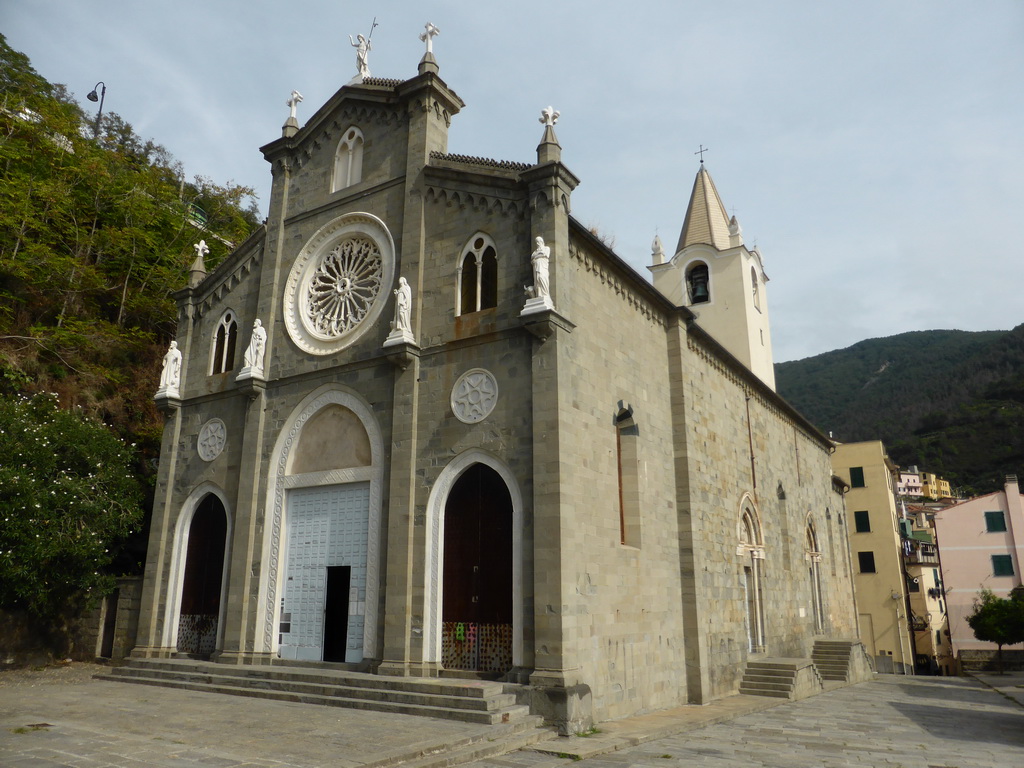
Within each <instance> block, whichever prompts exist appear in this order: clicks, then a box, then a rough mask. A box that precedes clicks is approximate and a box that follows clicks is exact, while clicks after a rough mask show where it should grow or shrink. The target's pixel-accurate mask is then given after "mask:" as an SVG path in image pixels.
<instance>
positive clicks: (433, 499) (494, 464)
mask: <svg viewBox="0 0 1024 768" xmlns="http://www.w3.org/2000/svg"><path fill="white" fill-rule="evenodd" d="M478 465H482V466H483V467H485V468H487V469H488V470H490V471H491V472H493V473H494V474H495V475H497V478H498V479H500V481H501V482H502V483H504V486H505V490H507V492H508V497H509V501H510V502H511V505H512V510H511V512H512V515H511V536H512V666H514V667H519V666H522V665H523V537H522V531H523V496H522V492H521V490H520V488H519V483H518V482H517V480H516V478H515V475H514V474H513V473H512V470H511V469H510V468H509V467H508V466H507V465H506V464H505V463H504V462H503V461H501V459H499V458H497V457H496V456H493V455H491V454H489V453H487V452H486V451H483V450H481V449H479V448H474V449H471V450H469V451H466V452H465V453H462V454H459V455H458V456H456V457H455V458H454V459H453V460H452V461H451V462H450V463H449V464H448V466H446V467H445V468H444V469H443V470H442V471H441V474H440V475H438V478H437V480H436V481H435V482H434V485H433V487H432V488H431V489H430V496H429V498H428V501H427V552H426V563H425V564H426V574H425V577H426V579H425V584H426V593H427V606H426V610H427V616H426V620H425V621H424V627H423V634H424V638H423V640H424V642H423V648H424V651H423V653H424V661H426V662H433V663H438V664H440V663H441V662H442V615H443V610H444V606H443V604H444V567H445V566H444V544H445V511H446V509H447V507H448V502H449V498H450V497H451V494H452V491H453V489H455V487H456V484H457V483H458V481H459V480H460V478H462V476H463V475H465V474H466V472H467V471H468V470H470V469H471V468H473V467H475V466H478Z"/></svg>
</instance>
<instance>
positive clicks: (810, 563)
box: [804, 514, 825, 632]
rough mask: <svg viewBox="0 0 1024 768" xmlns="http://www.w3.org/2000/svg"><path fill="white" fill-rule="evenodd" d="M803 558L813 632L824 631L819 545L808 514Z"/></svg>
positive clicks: (816, 533)
mask: <svg viewBox="0 0 1024 768" xmlns="http://www.w3.org/2000/svg"><path fill="white" fill-rule="evenodd" d="M804 558H805V560H806V561H807V575H808V577H809V579H810V588H811V612H812V615H813V616H814V631H815V632H824V631H825V600H824V596H823V594H822V589H821V545H820V544H819V543H818V531H817V527H816V526H815V525H814V519H813V517H812V516H811V515H810V514H808V515H807V521H806V523H805V526H804Z"/></svg>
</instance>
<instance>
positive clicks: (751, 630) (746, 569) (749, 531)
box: [736, 503, 765, 653]
mask: <svg viewBox="0 0 1024 768" xmlns="http://www.w3.org/2000/svg"><path fill="white" fill-rule="evenodd" d="M739 528H740V530H739V540H740V543H739V546H738V547H737V549H736V553H737V554H738V555H740V556H741V558H742V560H741V568H742V569H743V570H742V579H743V592H744V598H745V602H746V619H747V643H748V650H749V651H750V652H751V653H763V652H764V650H765V628H764V604H763V600H762V595H763V586H762V581H763V573H762V568H761V565H762V563H763V562H764V539H763V538H762V535H761V523H760V521H759V520H758V517H757V512H756V510H755V509H754V507H753V506H752V505H751V504H749V503H746V504H744V505H743V511H742V513H741V515H740V526H739Z"/></svg>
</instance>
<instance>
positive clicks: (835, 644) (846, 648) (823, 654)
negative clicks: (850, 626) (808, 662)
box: [811, 640, 854, 683]
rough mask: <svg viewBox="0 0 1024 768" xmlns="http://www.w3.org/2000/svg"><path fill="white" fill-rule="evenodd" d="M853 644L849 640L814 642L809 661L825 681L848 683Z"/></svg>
mask: <svg viewBox="0 0 1024 768" xmlns="http://www.w3.org/2000/svg"><path fill="white" fill-rule="evenodd" d="M853 647H854V643H853V642H852V641H850V640H815V641H814V650H812V651H811V659H812V660H813V661H814V666H816V667H817V668H818V672H819V673H821V676H822V678H824V679H825V680H838V681H842V682H844V683H848V682H850V657H851V654H852V652H853Z"/></svg>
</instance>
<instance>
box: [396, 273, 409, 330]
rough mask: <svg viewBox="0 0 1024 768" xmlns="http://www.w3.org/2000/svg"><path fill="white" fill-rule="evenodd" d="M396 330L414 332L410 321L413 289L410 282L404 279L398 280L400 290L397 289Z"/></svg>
mask: <svg viewBox="0 0 1024 768" xmlns="http://www.w3.org/2000/svg"><path fill="white" fill-rule="evenodd" d="M394 293H395V330H396V331H409V332H410V333H411V332H412V321H411V320H410V319H409V316H410V313H411V311H412V288H410V287H409V281H408V280H406V279H405V278H404V277H400V278H398V288H396V289H395V291H394Z"/></svg>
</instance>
